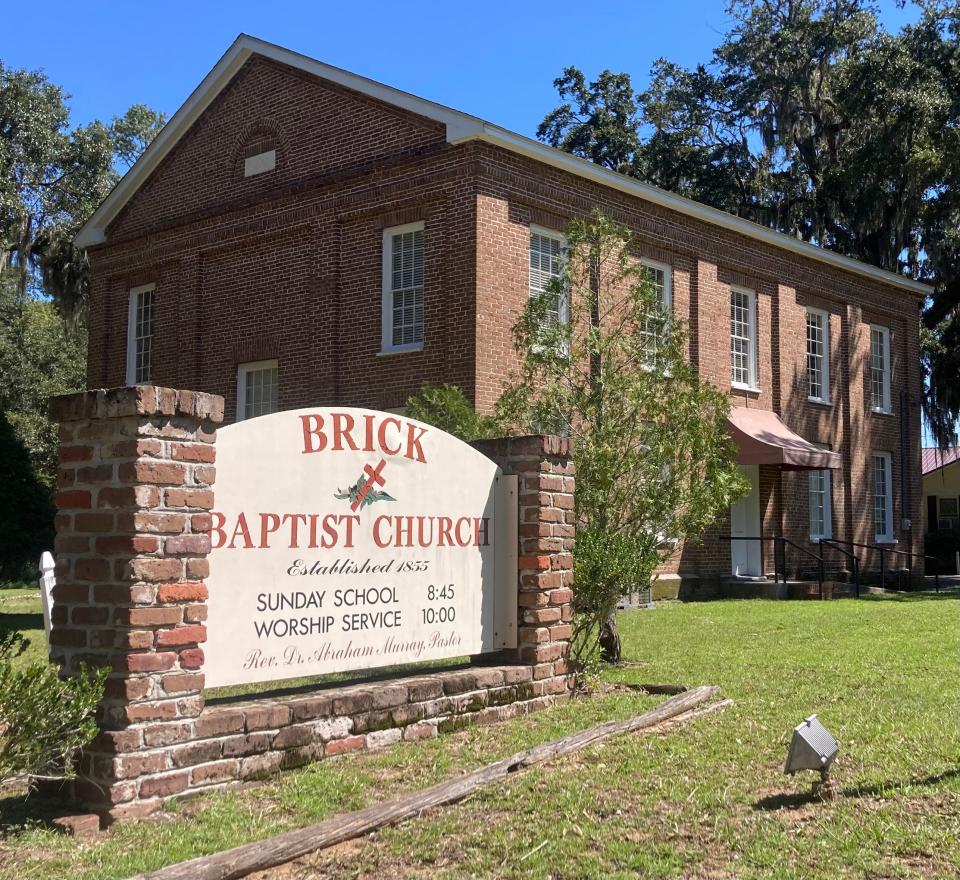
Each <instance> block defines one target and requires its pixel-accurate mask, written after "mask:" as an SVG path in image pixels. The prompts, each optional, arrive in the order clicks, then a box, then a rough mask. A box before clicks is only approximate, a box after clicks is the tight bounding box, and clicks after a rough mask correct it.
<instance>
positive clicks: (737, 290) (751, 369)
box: [729, 287, 758, 391]
mask: <svg viewBox="0 0 960 880" xmlns="http://www.w3.org/2000/svg"><path fill="white" fill-rule="evenodd" d="M735 296H744V297H746V299H747V322H746V323H747V334H748V335H747V336H746V337H741V336H734V335H733V328H732V327H731V328H730V384H731V386H732V387H734V388H743V389H746V390H748V391H757V390H758V389H757V294H756V292H755V291H753V290H750V289H748V288H746V287H731V288H730V299H729V302H730V306H731V308H732V307H733V301H734V297H735ZM735 340H736V341H740V340H745V341H746V343H747V351H746V355H747V381H746V382H742V381H740V380H738V379H736V378H734V369H733V355H734V341H735ZM738 354H739V352H738Z"/></svg>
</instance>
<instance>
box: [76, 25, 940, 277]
mask: <svg viewBox="0 0 960 880" xmlns="http://www.w3.org/2000/svg"><path fill="white" fill-rule="evenodd" d="M253 54H257V55H262V56H264V57H266V58H272V59H273V60H275V61H279V62H281V63H283V64H287V65H289V66H291V67H295V68H299V69H300V70H304V71H306V72H307V73H312V74H314V75H316V76H318V77H321V78H322V79H326V80H330V81H331V82H335V83H337V84H339V85H342V86H345V87H346V88H349V89H353V90H354V91H357V92H360V93H361V94H365V95H369V96H370V97H372V98H377V99H379V100H381V101H384V102H386V103H388V104H393V105H394V106H395V107H401V108H403V109H405V110H409V111H411V112H413V113H416V114H418V115H420V116H425V117H427V118H428V119H433V120H435V121H437V122H441V123H443V124H445V125H446V127H447V141H448V142H449V143H451V144H459V143H464V142H466V141H471V140H480V141H486V142H487V143H491V144H495V145H496V146H498V147H501V148H503V149H505V150H509V151H510V152H513V153H517V154H519V155H522V156H527V157H528V158H531V159H534V160H535V161H537V162H543V163H545V164H547V165H551V166H553V167H554V168H559V169H561V170H563V171H567V172H569V173H571V174H575V175H576V176H578V177H583V178H585V179H587V180H591V181H593V182H594V183H598V184H600V185H602V186H608V187H610V188H612V189H615V190H618V191H620V192H623V193H626V194H627V195H631V196H634V197H635V198H640V199H643V200H644V201H647V202H651V203H652V204H655V205H660V206H661V207H664V208H668V209H669V210H671V211H676V212H678V213H680V214H684V215H686V216H688V217H693V218H695V219H697V220H701V221H703V222H705V223H710V224H711V225H713V226H720V227H722V228H724V229H729V230H731V231H733V232H737V233H740V234H741V235H745V236H747V237H748V238H753V239H755V240H757V241H762V242H764V243H765V244H769V245H771V246H773V247H777V248H780V249H782V250H786V251H791V252H793V253H795V254H799V255H800V256H803V257H808V258H810V259H813V260H817V261H819V262H821V263H826V264H828V265H831V266H835V267H836V268H838V269H844V270H846V271H848V272H854V273H856V274H857V275H863V276H866V277H867V278H871V279H873V280H875V281H880V282H883V283H885V284H890V285H893V286H895V287H899V288H901V289H904V290H909V291H911V292H912V293H915V294H921V295H924V296H926V295H929V294H930V293H931V292H932V288H931V286H930V285H928V284H924V283H923V282H922V281H915V280H913V279H912V278H907V277H906V276H905V275H898V274H896V273H894V272H888V271H886V270H884V269H879V268H877V267H876V266H871V265H869V264H867V263H861V262H860V261H859V260H855V259H852V258H851V257H845V256H843V255H841V254H838V253H835V252H834V251H829V250H826V249H824V248H821V247H817V246H816V245H813V244H809V243H807V242H805V241H801V240H800V239H797V238H793V237H791V236H789V235H784V234H783V233H781V232H775V231H774V230H772V229H768V228H767V227H765V226H760V225H759V224H757V223H753V222H751V221H750V220H745V219H743V218H742V217H736V216H734V215H733V214H728V213H726V212H725V211H719V210H717V209H716V208H711V207H708V206H707V205H703V204H700V203H699V202H695V201H693V200H692V199H687V198H684V197H683V196H678V195H676V194H675V193H671V192H668V191H667V190H663V189H660V188H659V187H656V186H651V185H650V184H648V183H643V182H641V181H638V180H635V179H633V178H631V177H627V176H626V175H623V174H618V173H616V172H615V171H609V170H607V169H606V168H602V167H601V166H599V165H595V164H594V163H592V162H588V161H586V160H585V159H580V158H577V157H576V156H572V155H570V154H569V153H565V152H563V151H562V150H558V149H555V148H554V147H550V146H547V145H546V144H542V143H540V142H539V141H536V140H533V139H532V138H528V137H524V136H523V135H521V134H517V133H516V132H512V131H509V130H507V129H505V128H501V127H500V126H498V125H493V124H492V123H489V122H485V121H484V120H482V119H479V118H477V117H476V116H471V115H469V114H468V113H461V112H460V111H459V110H452V109H450V108H449V107H444V106H443V105H442V104H436V103H434V102H433V101H427V100H425V99H424V98H418V97H416V96H415V95H411V94H409V93H407V92H403V91H400V90H399V89H395V88H392V87H390V86H386V85H383V84H382V83H378V82H376V81H375V80H372V79H367V78H366V77H364V76H360V75H358V74H355V73H350V72H349V71H346V70H342V69H340V68H339V67H332V66H330V65H329V64H324V63H323V62H321V61H316V60H315V59H313V58H308V57H307V56H306V55H300V54H299V53H297V52H292V51H291V50H289V49H284V48H283V47H281V46H277V45H275V44H273V43H267V42H265V41H263V40H258V39H257V38H255V37H250V36H248V35H246V34H241V35H240V36H239V37H237V39H236V40H235V41H234V42H233V45H231V46H230V48H229V49H228V50H227V51H226V52H225V53H224V55H223V57H222V58H221V59H220V60H219V61H218V62H217V64H216V65H215V66H214V68H213V69H212V70H211V71H210V73H208V74H207V75H206V76H205V77H204V79H203V81H202V82H201V83H200V85H199V86H197V88H196V89H195V90H194V91H193V93H192V94H191V95H190V97H189V98H187V100H186V102H185V103H184V104H183V106H182V107H181V108H180V109H179V110H178V111H177V112H176V113H175V114H174V116H173V118H172V119H170V121H169V122H168V123H167V124H166V125H165V126H164V127H163V130H162V131H161V132H160V134H158V135H157V137H156V138H154V140H153V143H151V144H150V146H149V147H148V148H147V149H146V150H145V151H144V153H143V155H142V156H141V157H140V158H139V159H138V160H137V161H136V163H134V165H133V167H132V168H131V169H130V170H129V171H128V172H127V173H126V174H125V175H124V176H123V178H122V179H121V180H120V182H119V183H118V184H117V185H116V186H115V187H114V188H113V190H112V191H111V192H110V194H109V195H108V196H107V197H106V199H104V201H103V203H102V204H101V205H100V207H99V208H97V210H96V211H95V212H94V213H93V215H92V216H91V217H90V219H89V220H88V221H87V222H86V223H85V224H84V225H83V228H81V230H80V231H79V232H78V233H77V235H76V238H75V239H74V243H75V244H76V245H77V247H84V248H85V247H91V246H92V245H96V244H102V243H104V242H105V241H106V240H107V239H106V229H107V226H109V225H110V223H111V222H112V221H113V220H114V218H115V217H116V216H117V215H118V214H119V213H120V211H121V210H122V209H123V206H124V205H125V204H126V203H127V202H128V201H129V200H130V198H131V197H132V196H133V194H134V193H135V192H136V191H137V190H138V189H139V188H140V186H141V185H142V184H143V183H144V182H145V181H146V179H147V178H148V177H149V176H150V174H152V173H153V171H154V169H155V168H156V167H157V166H158V165H159V164H160V162H161V161H162V160H163V159H164V157H165V156H166V155H167V153H169V152H170V150H171V149H173V147H174V145H175V144H176V143H177V141H179V140H180V138H181V137H182V136H183V135H184V134H185V133H186V131H187V129H189V128H190V126H191V125H192V124H193V123H194V122H195V121H196V119H197V118H198V117H199V116H200V114H201V113H203V111H204V110H206V108H207V107H208V106H209V105H210V104H211V102H212V101H213V100H214V98H216V97H217V95H219V94H220V92H221V91H222V90H223V89H224V87H225V86H226V85H227V84H228V83H229V82H230V80H231V79H233V77H234V75H235V74H236V73H237V71H238V70H240V68H241V67H242V66H243V65H244V63H245V62H246V61H247V59H248V58H249V57H250V56H251V55H253Z"/></svg>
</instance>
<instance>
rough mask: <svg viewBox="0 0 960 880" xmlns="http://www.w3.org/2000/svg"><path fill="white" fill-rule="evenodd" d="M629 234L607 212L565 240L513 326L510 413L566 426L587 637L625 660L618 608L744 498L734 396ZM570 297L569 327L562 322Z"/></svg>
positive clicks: (583, 640) (581, 618)
mask: <svg viewBox="0 0 960 880" xmlns="http://www.w3.org/2000/svg"><path fill="white" fill-rule="evenodd" d="M631 249H632V237H631V233H630V232H629V231H628V230H627V229H625V228H623V227H620V226H618V225H616V224H615V223H613V222H612V221H611V220H609V219H608V218H606V217H604V216H602V215H599V214H598V215H595V216H593V217H592V218H591V219H590V220H588V221H576V222H574V223H573V224H571V227H570V229H569V232H568V252H567V257H566V261H565V265H564V269H563V275H562V278H560V279H558V280H556V281H555V282H554V283H552V284H551V285H549V286H548V288H547V289H546V290H545V291H544V293H543V294H541V295H539V296H536V297H533V298H531V301H530V303H529V305H528V307H527V308H526V310H525V311H524V313H523V315H522V316H521V318H520V320H519V321H518V322H517V324H516V327H515V329H514V335H515V341H516V347H517V351H518V353H519V354H520V357H521V359H522V366H521V369H520V372H519V373H518V375H517V376H516V378H515V381H514V382H513V383H512V384H511V386H510V387H509V388H508V389H507V390H506V391H505V393H504V396H503V397H502V398H501V403H500V408H501V411H502V412H503V413H505V414H508V415H509V416H510V418H511V419H512V421H513V423H514V425H515V426H517V427H518V428H519V429H520V430H525V429H527V428H528V426H529V427H532V428H533V429H534V430H549V431H563V432H565V433H569V434H570V435H571V436H572V437H573V439H574V462H575V464H576V468H577V492H576V499H575V504H576V517H577V523H578V526H577V552H576V554H575V580H576V583H577V612H578V614H577V638H576V642H577V643H578V645H580V646H581V648H584V649H588V648H590V647H591V646H596V645H597V644H599V646H600V649H601V655H602V657H603V659H604V660H607V661H616V660H618V659H619V657H620V643H619V636H618V634H617V628H616V605H617V601H618V600H619V599H620V598H621V596H623V594H624V593H625V592H627V591H628V590H629V589H631V588H636V587H638V586H641V585H645V584H648V583H649V582H650V581H651V580H652V578H653V576H654V572H655V570H656V568H657V566H658V565H659V564H660V563H661V562H662V561H663V560H664V559H665V558H666V557H667V556H669V555H670V554H671V553H672V552H673V550H674V546H673V545H674V542H676V541H690V542H694V541H696V540H697V539H698V537H699V536H700V534H701V533H702V532H703V530H704V529H705V528H706V527H707V526H708V525H710V524H711V523H713V522H714V521H715V520H716V519H717V518H718V517H719V516H721V515H722V514H723V513H724V512H725V511H726V510H728V509H729V507H730V504H731V502H732V501H734V500H735V499H736V498H737V497H739V495H740V494H742V493H743V491H744V490H745V487H744V483H743V478H742V477H741V475H740V472H739V469H738V468H737V466H736V464H735V450H734V447H733V443H732V441H731V439H730V437H729V434H728V432H727V430H726V426H725V420H726V416H727V414H728V413H729V408H730V403H729V399H728V397H727V395H726V394H725V393H723V392H721V391H719V390H718V389H716V388H714V387H712V386H711V385H709V384H708V383H704V382H701V381H700V378H699V376H698V374H697V371H696V369H695V367H693V366H692V365H691V363H690V362H689V359H688V357H687V353H686V347H687V334H686V330H685V327H684V326H683V325H682V324H681V323H680V322H673V321H671V320H669V319H668V316H667V315H666V313H665V312H664V310H663V309H662V308H661V306H660V303H659V300H658V298H657V294H656V291H655V288H654V286H653V284H652V283H651V281H650V279H649V276H648V275H647V272H646V270H645V269H644V267H643V266H642V265H641V264H640V263H639V261H638V260H637V259H636V258H635V257H634V256H633V254H632V252H631ZM561 299H562V300H564V301H565V302H566V303H567V305H568V309H564V310H560V311H568V314H569V320H568V321H567V320H563V321H559V320H556V319H553V320H551V319H550V318H549V317H548V316H549V315H550V314H556V313H557V312H558V308H557V304H558V301H559V300H561Z"/></svg>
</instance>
